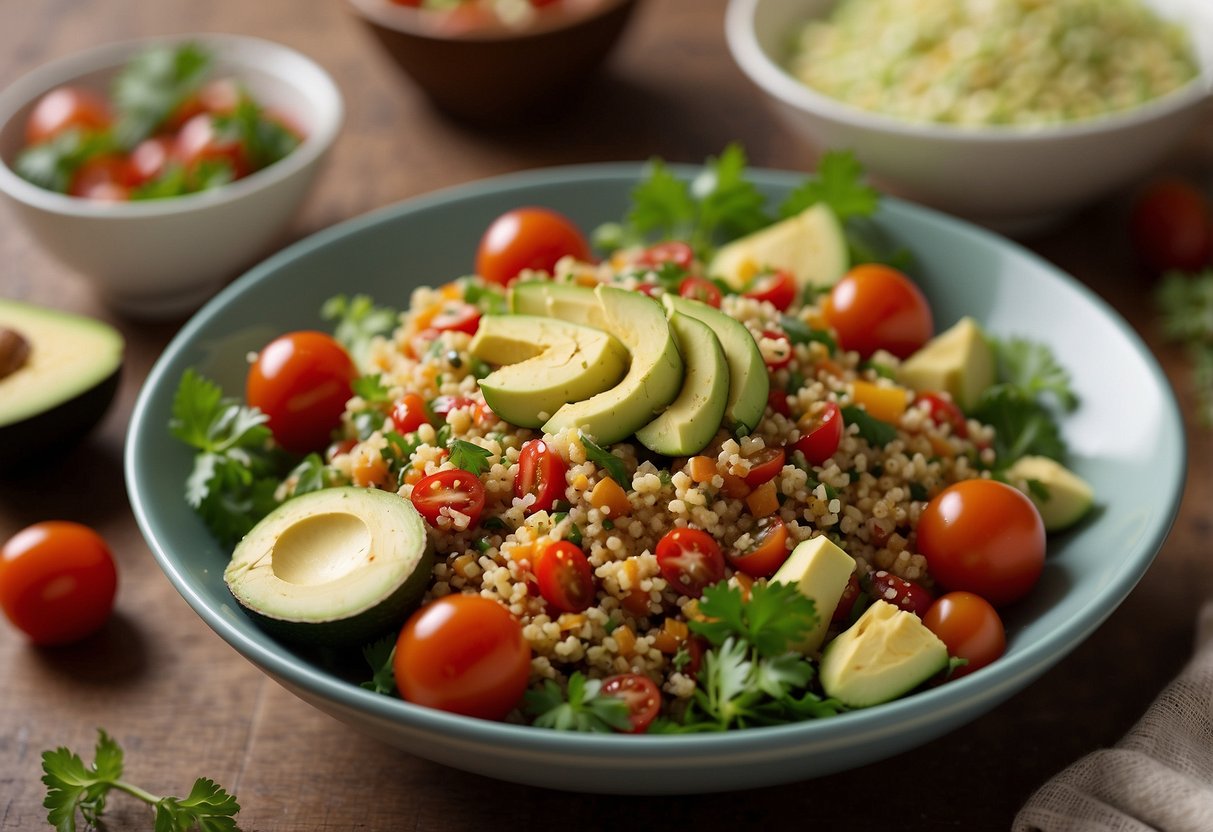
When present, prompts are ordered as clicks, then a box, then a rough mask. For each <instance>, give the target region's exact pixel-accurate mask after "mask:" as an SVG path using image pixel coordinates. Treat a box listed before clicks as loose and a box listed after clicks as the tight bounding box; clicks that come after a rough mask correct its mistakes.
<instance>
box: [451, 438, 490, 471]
mask: <svg viewBox="0 0 1213 832" xmlns="http://www.w3.org/2000/svg"><path fill="white" fill-rule="evenodd" d="M450 451H451V464H452V465H454V466H455V467H456V468H462V469H463V470H464V471H467V472H468V473H469V474H472V475H473V476H477V477H478V476H480V475H481V474H483V473H484V472H485V471H487V470H489V457H491V456H492V455H493V452H492V451H490V450H489V449H488V448H482V447H480V446H479V445H475V444H473V443H471V442H468V441H467V440H466V439H455V440H453V441H452V442H451V444H450Z"/></svg>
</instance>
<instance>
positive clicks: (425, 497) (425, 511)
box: [412, 468, 484, 528]
mask: <svg viewBox="0 0 1213 832" xmlns="http://www.w3.org/2000/svg"><path fill="white" fill-rule="evenodd" d="M412 500H413V508H415V509H417V511H418V513H420V514H421V516H422V517H424V518H425V519H426V522H427V523H429V524H430V525H431V526H434V527H435V528H439V523H438V519H439V518H440V517H445V518H447V519H448V520H450V519H453V518H451V512H459V513H460V514H465V515H467V517H468V522H467V526H465V527H464V528H471V527H472V526H474V525H476V521H478V520H479V519H480V512H482V511H484V483H482V482H481V481H480V478H479V477H477V476H476V475H475V474H470V473H468V472H467V471H464V470H463V469H462V468H449V469H447V470H445V471H438V472H437V473H434V474H430V475H429V476H426V477H422V478H421V479H420V480H418V481H417V484H416V485H415V486H413V496H412Z"/></svg>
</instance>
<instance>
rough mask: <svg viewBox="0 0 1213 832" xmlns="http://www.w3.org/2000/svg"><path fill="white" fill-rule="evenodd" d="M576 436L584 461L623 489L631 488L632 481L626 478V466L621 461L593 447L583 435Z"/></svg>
mask: <svg viewBox="0 0 1213 832" xmlns="http://www.w3.org/2000/svg"><path fill="white" fill-rule="evenodd" d="M577 436H578V438H579V439H580V440H581V447H583V448H585V456H586V459H588V460H589V461H590V462H592V463H594V464H595V465H597V466H598V467H599V468H601V469H602V470H604V471H606V473H607V476H609V477H610V478H611V479H613V480H614V481H615V482H617V483H619V484H620V485H622V486H623V487H624V488H625V489H627V488H631V487H632V480H631V478H630V477H629V476H628V469H627V466H625V465H624V464H623V460H622V459H620V458H619V457H617V456H615V455H614V454H613V453H611V452H610V451H607V450H605V449H603V448H601V447H599V446H598V445H595V444H594V442H593V441H592V440H591V439H590V438H589V437H588V436H586V435H585V434H584V433H579V434H578V435H577Z"/></svg>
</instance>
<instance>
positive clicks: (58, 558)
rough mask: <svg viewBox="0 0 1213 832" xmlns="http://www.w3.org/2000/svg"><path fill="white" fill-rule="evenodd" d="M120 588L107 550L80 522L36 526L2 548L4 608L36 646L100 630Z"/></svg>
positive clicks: (0, 583) (0, 569)
mask: <svg viewBox="0 0 1213 832" xmlns="http://www.w3.org/2000/svg"><path fill="white" fill-rule="evenodd" d="M117 586H118V572H117V570H116V569H115V568H114V556H113V555H112V554H111V553H110V550H109V547H108V546H107V545H106V543H105V541H104V540H103V539H102V538H101V535H99V534H97V533H96V532H95V531H93V530H92V529H90V528H88V527H87V526H82V525H80V524H79V523H71V522H68V521H64V520H51V521H47V522H43V523H35V524H34V525H32V526H28V527H27V528H25V529H22V530H21V531H19V532H17V533H16V534H15V535H13V536H12V537H11V538H9V540H8V541H7V542H6V543H5V544H4V546H3V547H0V609H3V610H4V614H5V615H6V616H7V617H8V620H9V621H11V622H12V623H13V625H14V626H15V627H17V629H19V630H21V631H22V632H24V633H25V634H26V635H27V636H29V638H30V640H31V641H33V642H34V643H35V644H40V645H55V644H68V643H70V642H73V641H79V640H80V639H82V638H84V637H85V636H88V635H91V634H92V633H94V632H96V631H97V630H99V629H100V628H101V625H103V624H104V623H105V622H106V620H107V619H108V618H109V615H110V611H111V610H112V609H113V606H114V593H115V591H116V590H117Z"/></svg>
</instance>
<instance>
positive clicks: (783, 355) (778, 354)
mask: <svg viewBox="0 0 1213 832" xmlns="http://www.w3.org/2000/svg"><path fill="white" fill-rule="evenodd" d="M762 337H763V338H766V339H768V340H771V341H779V342H780V344H779V346H778V347H777V348H776V349H775V350H774V351H773V354H772V355H770V356H767V355H764V356H763V360H764V361H765V362H766V365H767V369H768V370H778V369H779V368H780V367H786V366H788V365H789V364H791V363H792V342H791V340H790V339H789V338H788V336H787V335H786V334H784V333H782V332H777V331H776V330H773V329H768V330H764V331H763V333H762Z"/></svg>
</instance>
